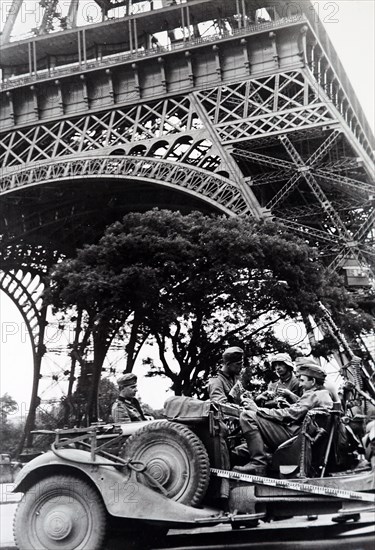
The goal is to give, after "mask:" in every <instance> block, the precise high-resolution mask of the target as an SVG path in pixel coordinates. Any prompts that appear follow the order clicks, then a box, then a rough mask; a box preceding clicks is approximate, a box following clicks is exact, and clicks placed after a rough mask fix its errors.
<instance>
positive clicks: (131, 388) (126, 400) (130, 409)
mask: <svg viewBox="0 0 375 550" xmlns="http://www.w3.org/2000/svg"><path fill="white" fill-rule="evenodd" d="M117 384H118V387H119V391H120V395H119V396H118V398H117V399H116V401H115V402H114V404H113V406H112V419H113V422H119V423H121V424H125V423H126V422H139V421H140V420H147V419H146V417H145V414H144V412H143V410H142V407H141V405H140V403H139V401H138V399H136V397H135V395H136V393H137V377H136V375H135V374H133V373H128V374H124V375H123V376H121V377H120V378H119V379H118V380H117Z"/></svg>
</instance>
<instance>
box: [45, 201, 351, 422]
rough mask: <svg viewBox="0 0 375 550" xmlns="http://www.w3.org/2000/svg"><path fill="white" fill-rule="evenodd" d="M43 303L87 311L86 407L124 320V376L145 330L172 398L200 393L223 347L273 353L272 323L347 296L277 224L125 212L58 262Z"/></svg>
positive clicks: (313, 254)
mask: <svg viewBox="0 0 375 550" xmlns="http://www.w3.org/2000/svg"><path fill="white" fill-rule="evenodd" d="M48 296H49V299H50V302H51V303H52V304H53V305H54V306H55V307H57V308H60V309H63V310H64V308H65V309H66V308H69V307H71V306H73V305H76V306H77V308H79V309H80V310H81V309H82V310H83V311H86V313H87V326H88V327H89V329H90V330H91V331H92V334H93V338H94V373H95V374H94V384H93V390H92V392H91V405H94V403H95V401H96V393H95V392H97V389H98V384H99V380H100V372H101V366H102V362H103V359H104V356H105V353H106V351H107V349H108V346H109V343H110V341H111V340H112V338H113V336H114V334H115V333H116V332H118V330H119V327H120V326H121V325H122V324H123V323H124V322H125V321H126V322H127V326H128V331H127V332H126V334H127V340H126V342H125V344H126V345H125V347H126V351H127V355H128V362H127V370H131V368H132V366H133V364H134V360H135V358H136V356H137V354H138V352H139V349H140V346H141V345H142V343H143V342H144V340H145V337H146V336H147V334H148V333H151V334H152V336H153V338H154V339H155V341H156V342H157V345H158V349H159V359H160V363H161V365H162V370H163V372H164V373H165V374H166V375H167V376H168V377H169V378H170V379H171V380H172V382H173V389H174V391H175V392H176V393H177V394H186V395H190V394H192V393H194V392H195V393H197V392H198V394H199V391H200V390H201V387H202V385H203V382H204V380H205V379H206V378H207V376H208V375H209V373H211V372H212V370H213V368H214V366H215V365H216V364H217V363H218V360H219V357H220V355H221V352H222V349H223V346H225V345H227V344H241V345H243V346H246V347H247V349H248V353H249V354H250V355H252V354H255V353H259V351H261V352H263V353H265V352H266V351H267V350H270V351H273V349H275V347H274V348H273V349H271V348H272V347H273V346H276V348H277V347H280V346H281V347H282V344H281V343H280V342H277V341H276V340H275V338H274V337H273V336H272V331H271V328H272V327H273V325H274V324H275V323H276V322H277V320H280V319H283V318H287V317H288V316H289V317H295V316H298V315H300V316H307V315H308V314H310V313H318V305H317V304H318V300H321V299H323V300H324V301H325V302H326V303H327V302H330V303H332V304H335V307H338V308H340V307H342V305H343V304H344V303H345V299H346V295H345V292H344V289H343V288H342V287H341V286H340V285H339V282H338V281H337V280H336V279H335V277H334V276H333V275H332V276H327V274H326V273H325V271H324V269H323V266H322V264H321V263H320V261H319V257H318V253H317V251H316V250H315V249H312V248H311V247H309V246H308V245H307V244H306V243H304V242H303V241H300V240H298V239H296V237H295V235H291V234H290V233H288V231H287V230H286V229H285V228H283V227H282V226H279V225H277V224H276V223H271V222H254V221H253V220H251V219H248V218H246V219H244V218H239V217H237V218H227V217H225V216H205V215H203V214H201V213H199V212H194V213H192V214H189V215H187V216H183V215H182V214H180V213H178V212H171V211H165V210H164V211H163V210H158V209H155V210H152V211H149V212H146V213H131V214H128V215H126V216H125V217H124V218H123V220H122V222H117V223H115V224H113V225H111V226H109V227H108V228H107V230H106V232H105V234H104V235H103V237H102V238H101V240H100V241H99V243H98V244H96V245H91V246H86V247H84V248H83V249H81V250H78V251H77V257H76V258H74V259H70V260H67V261H65V262H62V263H60V264H59V265H57V266H56V268H55V270H54V271H53V273H52V275H51V286H50V290H49V294H48ZM95 342H96V346H95ZM170 354H173V359H174V361H173V364H172V363H171V360H170ZM155 372H158V369H151V374H152V373H155ZM92 418H93V416H92Z"/></svg>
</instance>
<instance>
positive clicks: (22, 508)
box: [13, 475, 106, 550]
mask: <svg viewBox="0 0 375 550" xmlns="http://www.w3.org/2000/svg"><path fill="white" fill-rule="evenodd" d="M105 524H106V513H105V508H104V505H103V503H102V501H101V498H100V496H99V494H98V493H97V491H96V490H95V489H93V488H92V487H91V486H90V485H89V484H88V483H87V482H86V481H83V480H81V479H78V478H75V477H73V476H66V475H56V476H51V477H48V478H46V479H43V480H41V481H39V482H38V483H36V484H35V485H33V486H32V487H31V488H30V489H29V490H28V491H27V492H26V493H25V494H24V496H23V499H22V501H21V502H20V503H19V505H18V508H17V511H16V515H15V518H14V525H13V531H14V538H15V541H16V544H17V547H18V548H19V550H100V549H101V548H102V544H103V541H104V537H105Z"/></svg>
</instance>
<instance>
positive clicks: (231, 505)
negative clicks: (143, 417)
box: [14, 377, 375, 550]
mask: <svg viewBox="0 0 375 550" xmlns="http://www.w3.org/2000/svg"><path fill="white" fill-rule="evenodd" d="M357 378H358V377H357ZM348 388H349V390H348V391H349V393H350V395H351V399H352V400H351V404H352V405H353V404H356V405H355V406H356V407H357V409H356V413H355V415H353V414H352V412H351V409H349V408H348V407H347V405H345V404H344V405H340V406H339V404H338V407H337V409H336V410H332V411H328V410H322V409H317V410H312V411H310V412H309V413H308V414H307V416H306V418H305V420H304V423H303V426H302V430H301V433H300V434H299V435H298V436H296V437H294V438H292V439H291V440H289V441H287V442H285V443H284V444H282V445H281V446H280V447H279V448H278V449H277V451H276V452H275V453H274V455H273V457H272V460H270V470H269V475H268V477H258V476H251V475H244V474H239V473H236V472H234V471H233V470H232V468H233V466H234V465H235V464H236V463H240V462H241V460H242V461H245V462H246V458H245V457H243V456H242V455H241V445H240V444H241V430H240V429H239V421H238V419H239V412H240V410H239V408H236V406H229V405H220V404H217V403H215V402H210V401H199V400H196V399H192V398H187V397H174V398H171V399H170V400H168V401H167V403H166V406H165V419H163V420H151V421H147V422H133V423H131V424H123V425H119V424H117V425H116V424H110V425H100V424H97V425H93V426H91V427H88V428H73V429H64V430H56V431H55V432H51V433H54V434H55V441H54V443H53V444H52V446H51V450H50V451H48V452H46V453H44V454H42V455H41V456H39V457H37V458H35V459H33V460H32V461H31V462H29V463H28V464H27V465H26V466H25V467H24V468H23V470H22V471H21V472H20V474H19V476H18V478H17V480H16V486H15V488H14V491H15V492H23V493H24V497H23V499H22V501H21V502H20V504H19V506H18V509H17V512H16V517H15V521H14V531H15V539H16V543H17V545H18V547H19V549H20V550H36V549H38V550H40V549H45V550H57V549H58V550H68V549H69V550H73V549H74V550H78V549H79V550H98V549H99V548H101V547H102V545H103V544H104V540H105V536H106V526H109V527H110V528H111V527H112V526H113V525H115V526H116V528H118V527H119V526H120V527H123V528H124V532H123V537H124V545H125V546H126V547H127V548H128V547H129V545H130V538H129V537H131V536H132V533H133V534H134V533H135V532H137V531H138V532H140V531H143V532H144V531H147V532H151V531H152V530H153V529H154V530H156V531H157V530H158V529H159V530H160V531H163V530H164V532H166V531H167V530H168V529H169V528H184V529H186V528H196V527H201V526H210V525H217V524H221V523H229V524H231V525H232V526H233V527H239V526H247V527H253V526H255V525H256V524H257V523H258V521H260V520H263V521H271V520H273V519H280V518H282V517H285V516H289V517H290V516H293V515H308V514H323V513H336V512H340V513H341V514H342V516H343V517H344V518H345V514H348V517H349V515H352V514H353V513H354V512H357V513H358V512H359V511H361V510H363V511H364V510H369V509H373V508H374V502H375V494H374V489H375V477H374V473H375V472H374V470H375V456H374V446H375V433H374V432H375V429H374V428H373V429H372V430H371V425H372V424H373V423H372V424H371V423H370V424H369V425H368V433H367V435H366V438H367V439H366V449H363V448H362V447H361V442H360V440H359V438H358V436H356V434H355V432H356V431H357V434H358V435H359V436H361V435H364V433H365V430H364V426H363V430H362V433H360V430H358V426H360V427H361V429H362V426H361V424H364V421H365V415H363V414H360V406H359V408H358V406H357V405H358V404H359V405H361V402H362V404H365V408H366V406H367V405H366V403H367V404H368V403H371V402H372V403H375V402H374V399H373V397H374V396H372V395H369V394H368V393H367V392H365V391H363V390H362V389H360V388H355V385H354V384H352V383H350V382H349V386H348ZM365 389H367V388H365ZM362 398H363V399H362ZM361 400H362V401H361ZM348 402H349V401H348ZM353 406H354V405H353ZM358 411H359V412H358ZM367 418H368V416H367ZM364 453H366V454H365V455H364ZM364 457H366V458H364ZM143 548H145V546H143Z"/></svg>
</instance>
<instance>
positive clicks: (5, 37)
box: [0, 0, 23, 44]
mask: <svg viewBox="0 0 375 550" xmlns="http://www.w3.org/2000/svg"><path fill="white" fill-rule="evenodd" d="M22 2H23V0H13V2H12V5H11V7H10V10H9V12H8V15H7V18H6V20H5V23H4V28H3V32H2V33H1V37H0V44H6V42H9V39H10V36H11V34H12V30H13V27H14V24H15V22H16V19H17V16H18V14H19V11H20V9H21V6H22Z"/></svg>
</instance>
